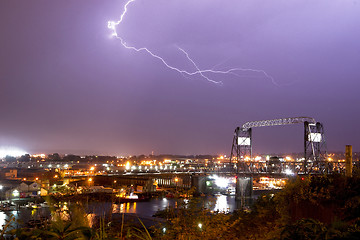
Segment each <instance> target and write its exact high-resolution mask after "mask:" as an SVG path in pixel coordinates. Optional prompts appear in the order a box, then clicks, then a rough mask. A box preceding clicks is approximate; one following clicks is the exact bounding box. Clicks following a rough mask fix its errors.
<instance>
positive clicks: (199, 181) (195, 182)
mask: <svg viewBox="0 0 360 240" xmlns="http://www.w3.org/2000/svg"><path fill="white" fill-rule="evenodd" d="M191 187H195V193H196V194H202V193H206V192H207V191H206V176H205V175H193V176H191Z"/></svg>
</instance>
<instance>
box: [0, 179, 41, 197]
mask: <svg viewBox="0 0 360 240" xmlns="http://www.w3.org/2000/svg"><path fill="white" fill-rule="evenodd" d="M40 191H41V184H40V183H37V182H31V181H23V182H21V183H20V184H17V185H13V186H12V187H11V188H9V189H8V190H7V191H6V192H5V196H6V199H13V198H28V197H39V196H40Z"/></svg>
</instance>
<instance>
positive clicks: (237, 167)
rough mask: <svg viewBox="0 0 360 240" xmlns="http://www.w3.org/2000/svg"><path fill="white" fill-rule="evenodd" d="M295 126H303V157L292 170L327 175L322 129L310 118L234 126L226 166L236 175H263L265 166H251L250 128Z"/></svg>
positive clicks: (274, 120)
mask: <svg viewBox="0 0 360 240" xmlns="http://www.w3.org/2000/svg"><path fill="white" fill-rule="evenodd" d="M297 123H303V124H304V158H303V159H302V160H300V162H299V163H298V166H295V164H294V166H293V170H295V171H296V172H297V173H303V174H308V173H325V172H329V171H330V170H331V169H330V168H329V166H328V165H327V162H326V160H327V159H326V142H325V135H324V127H323V125H322V124H321V123H319V122H316V121H315V119H313V118H310V117H295V118H282V119H273V120H263V121H253V122H247V123H245V124H243V125H242V126H241V127H237V128H236V129H235V132H234V137H233V143H232V148H231V154H230V166H232V167H233V169H234V171H235V172H237V173H259V172H266V167H264V166H261V167H259V164H256V165H255V164H254V161H253V158H252V128H254V127H267V126H281V125H289V124H297ZM295 168H296V169H295Z"/></svg>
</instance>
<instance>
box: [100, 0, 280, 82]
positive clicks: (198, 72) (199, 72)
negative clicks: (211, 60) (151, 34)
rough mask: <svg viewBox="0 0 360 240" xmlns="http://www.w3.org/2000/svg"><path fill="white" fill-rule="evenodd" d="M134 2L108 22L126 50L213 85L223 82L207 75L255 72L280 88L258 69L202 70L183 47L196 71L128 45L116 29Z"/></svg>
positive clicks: (129, 1)
mask: <svg viewBox="0 0 360 240" xmlns="http://www.w3.org/2000/svg"><path fill="white" fill-rule="evenodd" d="M132 2H135V0H128V1H127V2H126V4H125V5H124V10H123V12H122V13H121V15H120V19H119V20H118V21H108V25H107V26H108V28H109V29H110V30H112V36H114V37H116V38H117V39H119V40H120V43H121V45H122V46H123V47H124V48H126V49H130V50H134V51H136V52H146V53H148V54H149V55H150V56H152V57H153V58H156V59H158V60H160V61H161V62H162V63H163V64H164V65H165V66H166V67H167V68H169V69H171V70H173V71H176V72H178V73H180V74H182V75H184V76H186V75H187V76H195V75H199V76H200V77H201V78H203V79H205V80H207V81H209V82H211V83H215V84H219V85H222V84H223V82H222V81H216V80H214V79H212V78H210V77H208V76H206V75H205V74H228V75H234V76H237V77H242V76H241V75H239V74H238V73H237V72H239V71H240V72H255V73H261V74H263V75H264V76H265V77H266V78H268V79H270V80H271V82H272V83H273V84H274V85H276V86H279V85H278V83H276V82H275V80H274V78H273V77H272V76H270V75H269V74H267V73H266V72H265V71H264V70H258V69H251V68H230V69H228V70H214V69H200V67H199V66H198V65H197V64H196V62H195V61H194V60H193V59H192V58H191V57H190V56H189V54H188V53H187V52H186V51H185V50H184V49H182V48H181V47H177V48H178V50H179V51H181V52H182V53H183V54H184V55H185V57H186V58H187V60H188V61H189V62H190V63H191V64H192V65H193V66H194V68H195V70H194V71H192V72H191V71H187V70H184V69H180V68H177V67H174V66H172V65H170V64H169V63H167V62H166V61H165V59H164V58H162V57H161V56H159V55H157V54H155V53H153V52H152V51H151V50H149V49H148V48H146V47H140V48H137V47H134V46H130V45H128V44H127V43H126V42H125V41H124V39H123V38H122V37H121V36H120V35H119V34H118V33H117V31H116V28H117V26H118V25H120V24H121V23H122V21H123V19H124V17H125V15H126V13H127V11H128V5H129V4H130V3H132Z"/></svg>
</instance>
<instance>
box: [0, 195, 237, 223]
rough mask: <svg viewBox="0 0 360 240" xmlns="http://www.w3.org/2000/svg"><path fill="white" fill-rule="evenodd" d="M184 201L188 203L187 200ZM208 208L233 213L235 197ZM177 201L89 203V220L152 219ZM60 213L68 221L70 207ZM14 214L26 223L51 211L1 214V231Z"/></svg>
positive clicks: (209, 204)
mask: <svg viewBox="0 0 360 240" xmlns="http://www.w3.org/2000/svg"><path fill="white" fill-rule="evenodd" d="M183 201H185V202H186V199H184V200H183ZM205 202H206V206H207V207H208V208H209V209H210V210H214V211H219V212H232V211H234V210H235V209H236V203H235V197H234V196H226V195H217V196H215V197H212V198H205ZM176 205H177V201H176V200H174V199H167V198H153V199H150V200H149V201H145V202H133V203H116V204H112V203H111V202H95V203H89V205H88V206H87V208H86V209H87V210H86V213H87V219H88V221H89V224H90V226H91V225H92V224H93V222H94V219H95V217H96V216H104V215H108V214H111V213H136V214H137V215H139V216H142V217H152V216H153V215H154V214H155V213H156V212H157V211H158V210H164V209H166V208H168V207H176ZM60 209H61V210H59V211H58V214H60V217H61V218H62V219H64V220H65V219H68V218H69V215H68V211H67V210H68V209H69V208H68V207H67V206H66V205H65V204H64V205H63V206H61V208H60ZM11 214H13V215H14V216H15V217H16V219H20V220H22V221H23V222H24V223H26V222H28V221H29V220H30V219H38V218H40V217H49V216H50V210H49V209H48V208H45V209H44V208H42V209H20V210H19V211H12V212H0V229H2V225H3V224H5V220H6V219H10V216H11Z"/></svg>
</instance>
